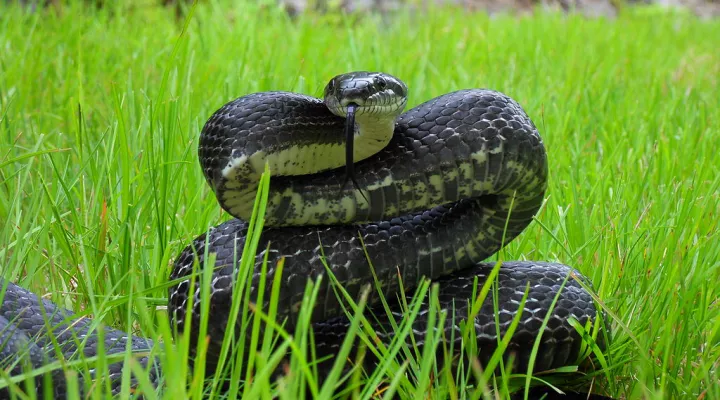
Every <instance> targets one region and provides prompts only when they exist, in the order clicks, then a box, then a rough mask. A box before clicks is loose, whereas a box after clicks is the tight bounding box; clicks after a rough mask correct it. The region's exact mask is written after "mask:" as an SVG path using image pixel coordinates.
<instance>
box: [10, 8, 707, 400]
mask: <svg viewBox="0 0 720 400" xmlns="http://www.w3.org/2000/svg"><path fill="white" fill-rule="evenodd" d="M227 3H230V2H221V1H209V2H206V3H203V4H201V5H199V6H198V7H196V8H195V9H193V11H192V15H191V17H190V18H188V19H187V20H180V21H178V20H176V19H175V15H174V13H173V12H171V11H168V10H164V9H162V8H158V7H154V6H151V5H149V4H141V5H136V6H134V7H126V6H125V4H126V2H123V1H120V2H117V4H116V5H114V6H111V7H110V8H107V9H104V10H94V9H90V8H87V7H84V6H82V5H81V4H79V3H75V4H74V5H72V6H71V7H70V8H69V9H66V10H64V11H63V12H61V13H54V12H42V13H35V14H30V13H25V12H24V11H22V10H21V9H20V8H18V7H11V6H5V5H2V6H0V49H2V51H0V144H1V147H0V221H2V222H3V223H2V224H1V225H0V268H2V269H1V270H0V275H2V277H4V278H6V279H9V280H11V281H13V282H16V283H18V284H19V285H21V286H23V287H26V288H29V289H30V290H32V291H34V292H35V293H38V294H41V295H43V296H46V297H48V298H50V299H52V300H53V301H55V302H57V303H58V304H60V305H62V306H64V307H67V308H70V309H72V310H75V311H77V312H79V313H81V314H83V315H91V316H93V317H94V318H97V319H98V320H100V321H102V322H104V323H107V324H109V325H112V326H114V327H117V328H120V329H123V330H129V331H132V332H133V333H135V334H138V335H141V336H148V337H152V338H159V339H160V341H162V342H164V344H165V345H166V346H167V345H170V340H171V337H172V335H171V330H170V328H169V326H168V324H167V318H166V316H165V315H164V312H163V310H162V309H159V310H156V307H157V306H164V305H165V304H166V300H167V298H166V297H167V290H166V289H167V287H168V285H169V283H168V276H169V274H170V268H171V265H172V261H173V259H174V257H175V256H176V255H177V254H178V253H179V251H180V250H181V249H182V248H183V247H184V246H185V245H186V244H188V243H189V241H190V240H192V239H193V238H195V237H196V236H198V235H199V234H200V233H202V232H204V231H205V230H206V229H207V228H208V227H210V226H212V225H215V224H217V223H219V222H221V221H224V220H226V219H228V218H229V217H228V216H227V214H225V213H223V212H222V211H221V209H220V208H219V206H218V205H217V202H216V201H215V199H214V197H213V195H212V194H211V192H210V190H209V188H208V186H207V185H206V184H205V182H204V180H203V178H202V174H201V171H200V168H199V165H198V162H197V159H196V148H197V142H196V140H197V137H198V134H199V132H200V129H201V128H202V125H203V124H204V122H205V120H206V119H207V117H208V116H209V115H210V114H211V113H212V112H213V111H214V110H215V109H217V108H218V107H219V106H221V105H222V104H224V103H225V102H226V101H228V100H230V99H232V98H235V97H238V96H240V95H243V94H246V93H249V92H255V91H263V90H291V91H297V92H303V93H307V94H310V95H315V96H320V95H321V91H322V88H323V87H324V85H325V83H326V82H327V80H328V79H329V78H330V77H332V76H333V75H336V74H338V73H342V72H346V71H350V70H359V69H369V70H382V71H385V72H389V73H392V74H394V75H396V76H398V77H400V78H401V79H403V80H405V82H406V83H407V84H408V85H409V87H410V100H409V107H412V106H414V105H416V104H418V103H420V102H422V101H424V100H427V99H429V98H431V97H433V96H436V95H439V94H442V93H445V92H449V91H452V90H455V89H460V88H467V87H489V88H493V89H497V90H500V91H503V92H505V93H507V94H509V95H510V96H512V97H513V98H515V99H516V100H518V101H519V102H520V103H521V104H522V105H523V106H524V107H525V109H526V111H527V112H528V113H529V115H530V116H531V117H532V118H533V119H534V120H535V122H536V124H537V125H538V128H539V129H540V132H541V134H542V135H543V138H544V140H545V143H546V146H547V149H548V155H549V160H550V169H551V175H550V186H549V191H548V194H547V203H546V205H545V207H544V208H543V210H542V212H541V213H540V214H539V215H538V217H537V221H536V223H534V224H532V225H531V226H530V227H529V228H528V229H527V230H526V231H525V232H524V233H523V234H522V235H521V236H520V237H519V238H518V239H517V240H515V241H514V242H512V243H511V244H510V245H509V246H507V248H506V249H504V250H503V251H502V252H501V254H500V257H502V259H505V260H511V259H532V260H550V261H559V262H562V263H565V264H568V265H571V266H573V267H575V268H577V269H579V270H580V271H581V272H582V273H583V274H585V275H586V276H587V277H588V278H589V279H590V280H591V281H592V282H593V284H594V286H595V289H596V293H597V295H598V297H599V299H600V300H601V301H602V304H603V307H604V308H605V309H606V310H607V312H608V313H609V315H610V321H611V326H612V330H613V342H612V344H611V347H610V349H609V350H608V352H607V354H606V356H607V359H608V364H607V369H606V370H604V371H601V372H600V373H599V374H598V375H597V376H595V377H593V379H594V380H595V381H594V383H593V384H594V385H595V386H596V387H599V388H601V389H602V391H604V392H606V393H608V394H610V395H612V396H614V397H618V398H628V399H666V398H688V399H711V398H720V384H719V383H718V382H720V372H719V368H720V301H719V300H718V299H719V298H720V285H718V284H717V282H718V281H720V235H719V232H720V229H719V227H718V221H720V215H719V213H720V152H718V151H717V146H716V144H717V143H718V140H720V129H719V128H718V126H720V97H719V96H718V80H719V79H720V78H719V77H720V54H719V53H718V52H717V47H718V44H719V43H718V38H720V22H717V21H702V20H698V19H695V18H694V17H691V16H688V15H681V14H665V13H655V12H653V13H650V14H648V13H642V12H633V11H632V10H624V11H623V12H622V13H621V15H620V16H619V17H618V18H617V19H615V20H606V19H590V20H588V19H584V18H582V17H579V16H562V15H559V14H545V13H539V14H538V15H535V16H533V17H512V16H498V17H493V18H489V17H488V16H486V15H484V14H481V13H467V12H463V11H462V10H459V9H452V8H448V9H443V10H434V11H433V12H430V13H427V14H424V15H400V16H397V17H395V19H385V20H380V19H375V18H365V19H362V18H355V17H348V18H344V17H341V16H338V15H334V14H330V15H326V16H318V15H307V16H301V17H300V18H298V19H297V20H295V21H293V20H290V19H289V18H288V17H286V16H285V15H284V14H283V13H281V12H279V11H278V10H276V9H275V8H274V7H262V6H255V5H252V4H240V5H234V6H229V5H228V4H227ZM259 212H260V211H259ZM198 279H202V277H199V278H198ZM267 284H272V282H267ZM424 290H426V291H427V292H431V291H432V288H431V287H426V288H425V289H424ZM308 296H309V298H312V289H311V288H309V289H308ZM356 301H359V302H360V306H362V299H356ZM236 306H239V305H236ZM409 307H411V308H412V304H411V305H409ZM351 312H352V310H351ZM245 314H247V313H245ZM254 315H256V317H254V318H260V316H261V315H262V314H261V313H257V314H254ZM270 315H272V313H271V314H270ZM439 317H440V316H438V318H439ZM353 329H354V331H353V332H355V333H357V334H359V335H362V327H361V325H360V324H358V325H356V326H355V327H354V328H353ZM402 329H404V331H405V334H407V332H406V331H407V327H404V328H402ZM402 329H401V332H402ZM298 333H299V335H298V336H297V337H295V339H294V342H284V345H285V346H289V347H291V348H294V349H295V351H296V352H298V354H300V353H302V351H305V349H307V348H309V346H307V344H308V342H307V341H308V340H310V339H309V338H308V337H307V335H304V334H303V333H302V331H301V330H298ZM401 335H402V333H401ZM263 339H264V338H263V337H261V336H260V333H259V332H256V333H255V334H254V335H253V336H252V337H250V338H248V340H256V341H259V342H261V343H263V346H265V352H263V353H261V354H262V356H261V357H255V361H256V362H257V365H256V368H257V371H261V372H258V375H257V376H256V377H255V378H254V381H253V382H252V383H250V384H247V385H240V384H239V383H237V382H235V383H234V384H233V388H232V390H234V391H235V392H237V393H244V394H246V395H248V397H247V398H268V396H270V395H271V394H272V393H279V395H280V398H297V397H296V395H297V393H299V392H302V389H303V388H305V387H306V385H310V386H312V382H311V383H308V382H307V380H306V378H305V377H304V376H302V374H301V375H300V376H299V377H296V378H294V379H291V380H289V381H285V382H283V383H282V384H281V385H280V386H278V387H275V386H271V385H270V384H269V378H268V377H267V376H263V374H264V373H266V372H268V371H269V370H270V366H271V365H272V361H273V359H272V355H273V354H276V353H272V352H271V351H270V350H269V347H268V346H267V345H266V341H265V340H263ZM265 339H267V338H265ZM172 346H173V351H168V352H165V353H163V355H162V357H163V363H164V368H166V371H165V372H166V376H165V380H166V384H167V390H166V391H165V392H164V393H163V398H172V397H173V396H174V397H176V398H185V397H194V398H200V397H202V395H203V390H204V388H203V387H202V385H200V382H199V381H197V380H188V379H197V377H198V375H197V374H196V375H191V377H190V378H188V377H187V373H188V363H187V360H186V358H187V353H188V344H187V343H186V342H184V341H178V342H177V343H175V344H173V345H172ZM387 351H390V352H403V351H409V349H403V348H401V347H397V346H396V347H393V348H389V349H387ZM238 357H241V356H238ZM101 358H102V357H101ZM231 358H232V357H231ZM302 358H303V357H300V356H298V357H296V359H295V360H294V362H295V363H296V364H294V365H293V366H294V367H298V368H301V369H307V370H308V372H311V371H310V368H311V367H310V366H308V365H307V363H303V361H302ZM406 370H412V371H414V373H415V374H416V375H415V376H419V377H420V378H419V379H416V380H410V379H408V378H407V377H403V376H402V375H400V374H394V372H398V371H406ZM383 371H384V372H386V374H387V376H386V377H385V378H387V379H389V381H390V384H389V386H390V391H391V392H392V391H395V390H397V391H398V393H401V394H403V395H405V396H412V395H419V396H418V397H426V398H445V397H450V398H478V397H479V396H482V395H483V394H487V393H488V392H487V388H483V385H482V384H479V385H478V384H477V383H476V382H473V381H472V380H466V379H464V378H458V379H455V378H456V377H453V376H447V375H442V376H441V379H438V380H434V381H431V380H429V376H430V375H431V374H430V373H429V372H431V371H433V359H432V357H424V356H422V355H421V356H420V357H418V358H417V363H416V364H413V363H410V364H403V365H397V364H395V365H394V364H393V362H391V360H388V361H387V365H386V366H385V367H384V369H383ZM310 375H311V374H310ZM381 375H382V374H380V375H376V376H374V377H373V379H375V380H376V381H377V380H378V379H381V378H382V376H381ZM559 375H561V380H564V381H568V380H569V381H572V380H574V379H582V376H581V375H579V374H559ZM388 377H389V378H388ZM393 377H394V378H393ZM236 378H242V377H240V376H236ZM540 378H542V379H549V378H548V377H540ZM492 379H495V380H492ZM523 380H524V379H523ZM489 383H491V384H494V385H495V386H498V387H501V388H505V389H506V390H507V389H508V388H509V387H510V383H509V381H508V377H507V376H505V377H502V376H499V377H494V378H491V381H490V382H489ZM473 385H475V386H473ZM0 386H4V385H0ZM188 386H189V388H188ZM144 387H147V385H145V386H144ZM371 387H372V385H371V384H368V385H367V386H365V387H364V388H363V389H359V390H358V393H359V394H360V398H369V397H370V396H372V395H373V392H372V389H370V388H371ZM101 389H103V388H102V387H100V388H99V389H98V391H97V392H96V394H97V395H98V398H102V397H103V396H102V395H101V393H102V391H101ZM315 390H316V391H317V393H320V391H321V390H323V388H320V387H317V388H315ZM483 390H485V392H483ZM325 394H326V393H325V392H323V395H325ZM385 394H386V393H382V394H381V395H379V396H378V398H381V397H380V396H383V395H385ZM454 395H456V396H457V397H453V396H454ZM323 398H329V397H323Z"/></svg>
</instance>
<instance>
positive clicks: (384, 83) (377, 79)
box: [375, 76, 387, 90]
mask: <svg viewBox="0 0 720 400" xmlns="http://www.w3.org/2000/svg"><path fill="white" fill-rule="evenodd" d="M375 84H376V85H377V86H378V87H379V88H380V89H382V90H385V88H387V81H386V80H385V78H383V77H382V76H376V77H375Z"/></svg>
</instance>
